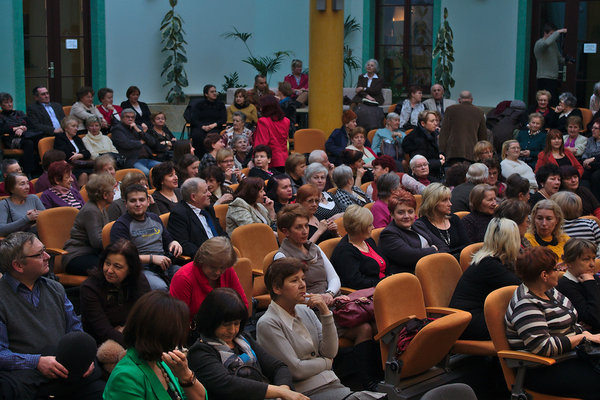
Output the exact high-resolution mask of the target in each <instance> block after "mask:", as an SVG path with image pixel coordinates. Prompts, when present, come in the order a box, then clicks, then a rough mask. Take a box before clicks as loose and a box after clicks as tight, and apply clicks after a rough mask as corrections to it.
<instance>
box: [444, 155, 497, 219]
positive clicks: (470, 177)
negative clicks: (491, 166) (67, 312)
mask: <svg viewBox="0 0 600 400" xmlns="http://www.w3.org/2000/svg"><path fill="white" fill-rule="evenodd" d="M488 174H489V171H488V167H487V166H486V165H485V164H482V163H475V164H471V165H470V166H469V169H468V170H467V175H466V177H467V181H466V182H464V183H461V184H460V185H457V186H456V187H455V188H454V189H452V196H451V197H450V200H451V201H452V212H453V213H455V212H458V211H471V205H470V201H469V196H470V194H471V190H473V188H474V187H475V185H479V184H481V183H485V182H487V179H488Z"/></svg>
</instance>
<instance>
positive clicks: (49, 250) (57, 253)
mask: <svg viewBox="0 0 600 400" xmlns="http://www.w3.org/2000/svg"><path fill="white" fill-rule="evenodd" d="M46 253H48V254H50V255H51V256H64V255H65V254H69V252H68V251H66V250H63V249H55V248H54V247H46Z"/></svg>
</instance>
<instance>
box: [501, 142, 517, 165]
mask: <svg viewBox="0 0 600 400" xmlns="http://www.w3.org/2000/svg"><path fill="white" fill-rule="evenodd" d="M513 143H516V144H518V145H519V147H520V146H521V145H520V144H519V141H518V140H515V139H510V140H507V141H505V142H504V143H502V159H503V160H504V159H505V158H506V153H508V148H509V147H510V145H511V144H513Z"/></svg>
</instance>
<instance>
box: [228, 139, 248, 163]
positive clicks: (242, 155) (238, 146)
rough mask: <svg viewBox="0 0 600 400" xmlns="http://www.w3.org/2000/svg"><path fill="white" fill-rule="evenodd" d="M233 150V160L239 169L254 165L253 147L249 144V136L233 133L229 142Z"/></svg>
mask: <svg viewBox="0 0 600 400" xmlns="http://www.w3.org/2000/svg"><path fill="white" fill-rule="evenodd" d="M229 145H230V146H231V150H233V155H234V157H233V161H234V163H235V167H236V168H237V169H240V170H241V169H243V168H247V167H250V168H251V167H253V166H254V163H253V162H252V148H251V147H250V146H249V145H248V138H247V137H246V136H244V135H233V137H232V138H231V141H230V142H229Z"/></svg>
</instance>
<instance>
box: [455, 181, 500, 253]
mask: <svg viewBox="0 0 600 400" xmlns="http://www.w3.org/2000/svg"><path fill="white" fill-rule="evenodd" d="M497 205H498V204H497V203H496V188H495V187H494V186H491V185H488V184H487V183H482V184H479V185H476V186H475V187H474V188H473V190H471V193H470V194H469V207H470V208H471V212H470V213H469V215H467V216H465V217H464V218H463V219H462V223H463V225H464V227H465V231H466V233H467V237H468V238H469V241H470V242H471V243H477V242H483V237H484V236H485V231H486V229H487V226H488V224H489V222H490V221H491V219H492V218H493V216H494V210H495V209H496V206H497Z"/></svg>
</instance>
